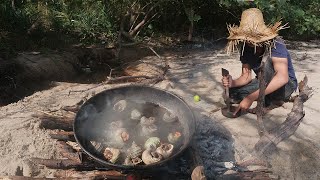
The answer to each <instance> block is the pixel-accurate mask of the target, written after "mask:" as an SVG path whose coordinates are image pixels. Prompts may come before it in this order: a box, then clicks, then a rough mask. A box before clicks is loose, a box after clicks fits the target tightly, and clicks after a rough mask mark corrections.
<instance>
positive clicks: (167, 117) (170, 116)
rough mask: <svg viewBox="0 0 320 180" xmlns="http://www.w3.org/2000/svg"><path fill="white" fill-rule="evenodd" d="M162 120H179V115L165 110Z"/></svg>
mask: <svg viewBox="0 0 320 180" xmlns="http://www.w3.org/2000/svg"><path fill="white" fill-rule="evenodd" d="M162 120H163V121H165V122H168V123H172V122H175V121H176V120H177V116H175V115H174V114H172V113H170V112H165V113H164V114H163V117H162Z"/></svg>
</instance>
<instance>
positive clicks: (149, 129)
mask: <svg viewBox="0 0 320 180" xmlns="http://www.w3.org/2000/svg"><path fill="white" fill-rule="evenodd" d="M157 130H158V127H157V126H156V125H154V124H151V125H149V126H142V131H141V135H143V136H150V135H151V134H152V133H154V132H156V131H157Z"/></svg>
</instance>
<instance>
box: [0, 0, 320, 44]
mask: <svg viewBox="0 0 320 180" xmlns="http://www.w3.org/2000/svg"><path fill="white" fill-rule="evenodd" d="M151 7H153V8H154V9H153V11H152V12H151V15H150V16H153V15H156V16H154V17H153V19H152V20H150V21H147V23H146V24H145V25H144V26H142V28H141V29H139V30H138V31H136V32H135V33H132V34H134V37H136V35H137V34H138V35H140V36H149V35H151V34H161V33H164V34H165V33H186V32H187V31H188V28H189V24H190V21H192V22H196V26H195V28H196V29H195V30H194V35H195V36H197V35H199V34H200V33H203V32H204V31H209V32H210V31H212V32H213V33H212V34H215V32H216V30H221V29H222V30H223V31H224V33H226V23H227V24H233V23H234V24H238V23H239V20H240V16H241V12H242V11H243V10H244V9H246V8H249V7H258V8H259V9H261V10H262V11H263V13H264V17H265V21H266V22H267V23H273V22H276V21H279V20H282V22H283V23H286V22H288V25H289V26H290V28H289V29H286V30H283V31H281V33H282V34H281V35H284V36H286V37H289V38H318V37H319V34H320V20H319V17H320V2H319V0H309V1H301V0H270V1H267V0H255V1H254V2H248V0H210V1H204V0H158V1H153V0H10V1H9V0H5V1H1V2H0V31H3V32H13V33H19V34H20V35H26V36H27V37H31V38H35V37H36V38H38V39H37V40H43V39H44V38H47V37H48V33H52V32H54V33H56V34H64V35H72V36H73V37H78V38H79V40H80V41H82V42H88V41H90V42H112V41H116V38H117V37H118V32H119V29H120V24H121V22H122V20H123V19H125V20H124V21H123V22H124V27H123V28H124V30H125V31H126V32H129V33H130V31H131V30H133V29H134V27H135V26H136V25H137V24H138V23H139V22H141V21H142V20H143V18H144V16H145V15H146V14H147V13H148V10H150V9H152V8H151ZM225 35H226V34H225ZM214 36H215V35H214ZM0 43H1V42H0ZM0 45H1V44H0ZM1 46H2V47H5V46H6V45H3V44H2V45H1Z"/></svg>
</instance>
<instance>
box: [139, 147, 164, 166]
mask: <svg viewBox="0 0 320 180" xmlns="http://www.w3.org/2000/svg"><path fill="white" fill-rule="evenodd" d="M161 160H162V155H161V154H159V153H157V152H156V151H152V150H150V149H147V150H145V151H143V153H142V161H143V162H144V163H145V164H147V165H148V164H153V163H156V162H159V161H161Z"/></svg>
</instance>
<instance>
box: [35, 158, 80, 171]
mask: <svg viewBox="0 0 320 180" xmlns="http://www.w3.org/2000/svg"><path fill="white" fill-rule="evenodd" d="M30 160H31V161H32V162H34V163H36V164H41V165H44V166H46V167H48V168H52V169H71V168H76V167H78V166H81V163H79V162H76V161H73V160H69V159H41V158H31V159H30Z"/></svg>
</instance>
